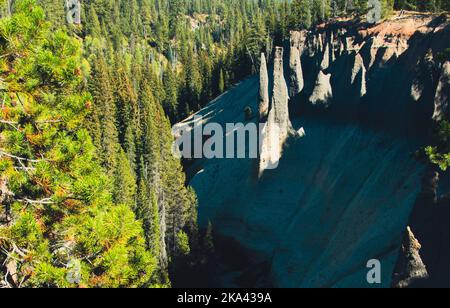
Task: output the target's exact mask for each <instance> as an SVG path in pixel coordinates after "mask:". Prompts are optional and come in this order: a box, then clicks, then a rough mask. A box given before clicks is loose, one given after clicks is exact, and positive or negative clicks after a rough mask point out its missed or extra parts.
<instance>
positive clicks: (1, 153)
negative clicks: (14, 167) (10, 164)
mask: <svg viewBox="0 0 450 308" xmlns="http://www.w3.org/2000/svg"><path fill="white" fill-rule="evenodd" d="M2 156H6V157H9V158H13V159H15V160H17V161H18V162H19V163H20V162H24V161H26V162H30V163H39V162H43V161H47V162H48V161H49V160H47V159H43V158H42V159H28V158H24V157H20V156H16V155H12V154H9V153H7V152H5V150H3V149H0V157H2ZM22 167H23V166H22Z"/></svg>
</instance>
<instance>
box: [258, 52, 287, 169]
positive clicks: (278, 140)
mask: <svg viewBox="0 0 450 308" xmlns="http://www.w3.org/2000/svg"><path fill="white" fill-rule="evenodd" d="M288 103H289V94H288V87H287V84H286V80H285V79H284V69H283V48H282V47H276V50H275V59H274V70H273V94H272V104H271V106H270V110H269V115H268V118H267V123H266V125H265V128H264V130H263V132H262V136H261V137H260V138H261V145H260V146H261V150H260V157H259V176H261V175H262V173H263V172H264V170H267V169H274V168H276V166H277V165H278V161H279V160H280V157H281V152H282V150H283V146H284V143H285V142H286V139H287V138H288V136H289V134H290V133H291V132H292V133H293V132H294V130H293V128H292V124H291V121H290V120H289V108H288Z"/></svg>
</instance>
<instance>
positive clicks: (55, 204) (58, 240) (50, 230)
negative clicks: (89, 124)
mask: <svg viewBox="0 0 450 308" xmlns="http://www.w3.org/2000/svg"><path fill="white" fill-rule="evenodd" d="M43 18H44V12H43V10H42V9H41V8H40V7H38V6H36V5H35V1H34V0H20V1H17V2H16V4H15V13H14V14H13V15H12V16H11V17H10V18H3V19H2V20H1V21H0V36H1V39H0V52H1V54H2V55H7V54H10V55H12V56H8V57H2V59H1V60H0V61H2V66H1V67H2V70H1V71H0V74H1V79H2V80H3V82H4V85H5V87H4V88H2V90H1V91H2V92H3V95H2V96H3V97H5V98H7V99H6V100H5V101H3V103H2V104H3V108H2V113H1V120H2V124H0V125H1V130H0V132H1V133H0V171H1V172H0V174H1V183H2V184H1V189H2V190H4V191H10V192H12V193H13V194H8V198H7V200H2V203H1V210H2V212H3V211H6V212H8V213H9V214H8V215H6V217H9V218H8V219H7V221H1V222H0V235H1V240H0V246H1V249H0V251H1V253H0V262H1V263H2V264H7V268H9V269H12V268H14V269H15V273H14V274H13V273H11V272H10V271H9V270H5V269H3V268H2V269H1V270H2V276H3V277H6V280H5V281H6V283H7V284H9V285H10V286H16V287H18V286H20V287H76V286H80V287H142V286H152V284H151V282H150V278H151V276H152V275H153V273H154V271H155V268H156V258H155V256H153V255H152V254H151V253H149V252H148V251H147V250H146V246H145V241H144V237H143V230H142V227H141V224H140V223H139V222H137V221H136V220H135V216H134V214H133V212H132V211H131V209H130V208H129V207H128V206H127V205H114V204H113V203H112V200H111V189H112V187H111V186H110V181H108V177H107V176H106V175H105V174H104V173H103V170H102V168H101V167H100V165H99V164H98V162H97V160H96V155H97V153H96V149H95V147H94V145H93V143H92V141H91V138H90V136H89V134H88V131H87V130H86V128H85V126H84V124H85V117H86V115H87V114H88V113H89V112H90V107H91V105H92V103H91V101H92V98H91V97H90V95H89V94H88V93H86V92H85V91H84V88H83V83H82V81H83V79H85V78H86V76H83V75H82V74H83V73H82V72H83V70H82V69H81V68H80V63H83V61H82V57H81V46H80V42H79V41H78V40H76V39H74V38H71V37H69V36H68V35H67V34H66V33H65V32H64V31H61V30H57V31H50V27H49V24H48V23H46V22H45V21H44V19H43ZM12 71H14V74H12V73H11V72H12ZM5 121H7V122H8V123H9V124H7V125H5V124H4V123H5ZM2 195H3V191H2ZM5 252H7V253H5ZM4 270H5V272H3V271H4Z"/></svg>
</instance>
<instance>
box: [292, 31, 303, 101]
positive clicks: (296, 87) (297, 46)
mask: <svg viewBox="0 0 450 308" xmlns="http://www.w3.org/2000/svg"><path fill="white" fill-rule="evenodd" d="M303 40H304V38H303V36H302V32H296V31H292V32H291V50H290V55H289V67H290V79H291V82H290V95H291V97H294V96H296V95H298V94H299V93H300V92H301V91H302V90H303V87H304V81H303V70H302V63H301V53H302V50H303V44H304V41H303Z"/></svg>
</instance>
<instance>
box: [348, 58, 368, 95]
mask: <svg viewBox="0 0 450 308" xmlns="http://www.w3.org/2000/svg"><path fill="white" fill-rule="evenodd" d="M357 77H359V78H358V80H357ZM355 81H358V82H359V85H360V93H359V95H360V97H363V96H364V95H366V93H367V87H366V67H365V66H364V60H363V58H362V57H361V55H360V54H357V55H356V56H355V62H354V64H353V70H352V77H351V83H352V84H354V83H355Z"/></svg>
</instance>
